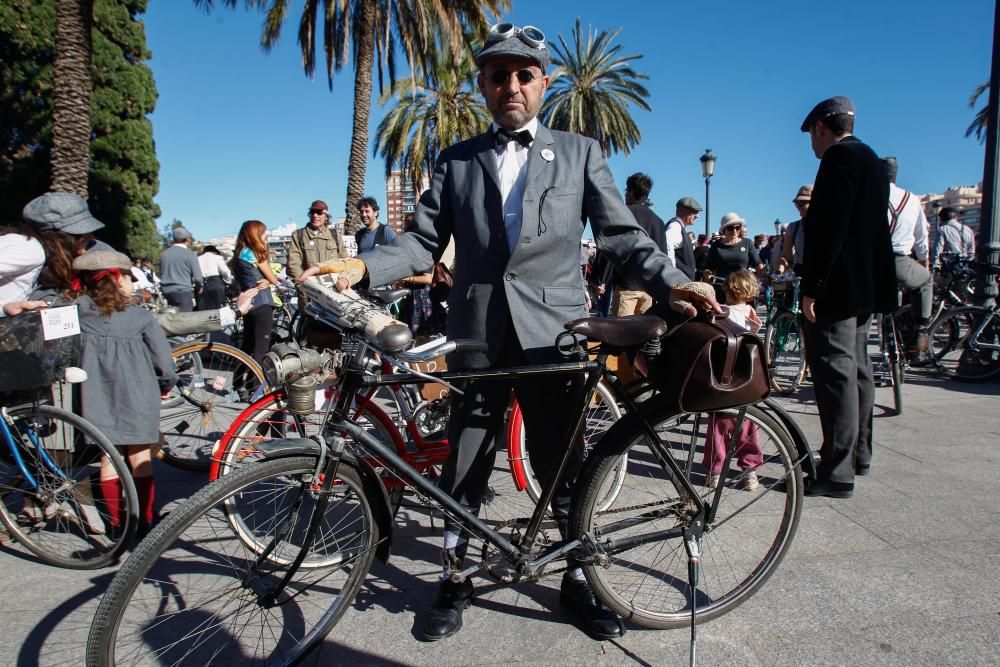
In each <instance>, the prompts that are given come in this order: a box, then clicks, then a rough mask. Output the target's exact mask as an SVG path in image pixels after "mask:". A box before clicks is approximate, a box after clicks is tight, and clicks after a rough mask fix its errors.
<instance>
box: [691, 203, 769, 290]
mask: <svg viewBox="0 0 1000 667" xmlns="http://www.w3.org/2000/svg"><path fill="white" fill-rule="evenodd" d="M746 226H747V223H746V220H744V219H743V218H741V217H740V216H739V214H737V213H726V214H725V215H724V216H722V223H721V224H720V225H719V232H720V233H721V234H722V238H721V239H719V240H718V241H716V242H715V243H713V244H712V247H711V248H710V249H709V251H708V257H707V258H706V264H705V266H706V269H705V280H706V281H710V282H711V279H712V278H719V279H720V282H722V281H725V279H726V278H728V277H729V274H731V273H733V272H734V271H739V270H740V269H750V270H751V271H754V272H756V273H760V272H761V271H763V270H764V263H763V262H762V261H761V260H760V253H759V252H758V251H757V248H756V246H754V244H753V239H750V238H744V237H743V236H742V232H743V230H744V229H746ZM716 291H717V292H718V291H719V290H716ZM721 296H723V295H721V294H720V298H721ZM720 303H721V301H720Z"/></svg>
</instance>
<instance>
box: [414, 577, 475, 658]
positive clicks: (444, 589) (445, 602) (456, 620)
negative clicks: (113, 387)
mask: <svg viewBox="0 0 1000 667" xmlns="http://www.w3.org/2000/svg"><path fill="white" fill-rule="evenodd" d="M474 597H475V589H474V588H473V587H472V582H471V581H469V580H468V579H466V580H465V581H463V582H461V583H458V584H456V583H455V582H453V581H451V580H450V579H447V580H445V581H442V582H441V587H440V588H439V589H438V596H437V600H435V601H434V606H433V607H432V608H431V612H430V614H428V615H427V622H426V623H425V624H424V639H426V640H427V641H429V642H436V641H437V640H439V639H444V638H446V637H451V636H452V635H453V634H455V633H456V632H458V631H459V630H461V629H462V612H463V611H465V608H466V607H468V606H469V605H470V604H471V603H472V599H473V598H474Z"/></svg>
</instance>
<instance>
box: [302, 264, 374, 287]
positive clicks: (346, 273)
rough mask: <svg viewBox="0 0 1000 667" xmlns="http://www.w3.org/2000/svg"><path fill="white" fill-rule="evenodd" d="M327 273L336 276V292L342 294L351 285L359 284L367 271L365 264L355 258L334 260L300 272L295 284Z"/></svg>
mask: <svg viewBox="0 0 1000 667" xmlns="http://www.w3.org/2000/svg"><path fill="white" fill-rule="evenodd" d="M327 273H336V274H338V276H339V279H338V280H337V291H338V292H343V291H344V290H346V289H347V288H349V287H350V286H351V285H356V284H357V283H359V282H360V281H361V279H362V278H364V277H365V274H367V273H368V269H367V268H366V267H365V263H364V262H363V261H361V260H360V259H358V258H356V257H351V258H348V259H334V260H331V261H329V262H327V263H326V264H320V265H319V266H311V267H309V268H308V269H306V270H305V271H303V272H302V274H301V275H300V276H299V278H298V280H297V282H300V283H301V282H305V281H306V280H307V279H309V278H312V277H313V276H319V275H326V274H327Z"/></svg>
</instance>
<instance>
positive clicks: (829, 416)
mask: <svg viewBox="0 0 1000 667" xmlns="http://www.w3.org/2000/svg"><path fill="white" fill-rule="evenodd" d="M871 322H872V317H871V315H859V316H857V317H850V318H847V319H844V320H835V321H832V322H824V321H822V320H817V322H816V323H815V324H814V323H811V322H808V321H807V322H805V324H804V326H805V336H806V358H807V360H808V361H809V366H810V368H811V369H812V376H813V384H814V385H815V387H816V405H817V407H818V408H819V419H820V424H821V425H822V428H823V446H822V448H821V449H820V452H819V453H820V464H819V469H818V475H819V479H820V480H822V481H831V482H853V481H854V467H855V465H858V464H860V465H869V464H870V463H871V458H872V417H873V413H874V407H875V385H874V382H873V380H872V362H871V357H869V356H868V334H869V331H870V330H871Z"/></svg>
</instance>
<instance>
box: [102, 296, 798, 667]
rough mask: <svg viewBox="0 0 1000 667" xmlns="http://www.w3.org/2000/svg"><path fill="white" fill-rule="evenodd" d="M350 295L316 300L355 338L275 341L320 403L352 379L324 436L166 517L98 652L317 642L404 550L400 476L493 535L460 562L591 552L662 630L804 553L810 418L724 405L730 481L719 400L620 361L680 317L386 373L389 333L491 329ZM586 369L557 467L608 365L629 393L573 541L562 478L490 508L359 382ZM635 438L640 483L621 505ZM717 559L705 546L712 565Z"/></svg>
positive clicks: (277, 451) (287, 369)
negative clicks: (717, 435)
mask: <svg viewBox="0 0 1000 667" xmlns="http://www.w3.org/2000/svg"><path fill="white" fill-rule="evenodd" d="M324 278H326V277H324ZM346 297H347V295H346V294H345V295H339V294H337V293H335V292H332V290H331V295H330V300H329V302H328V303H324V304H321V303H320V302H319V300H317V299H313V301H312V302H311V303H310V306H309V311H310V314H311V315H312V316H314V317H317V318H318V319H321V320H323V321H325V322H327V323H328V324H330V325H332V326H335V327H337V328H339V329H341V330H342V331H343V346H342V349H341V350H339V351H337V352H335V353H330V352H325V353H323V354H322V355H320V354H317V353H315V352H314V351H311V350H299V351H298V352H295V351H294V350H293V349H290V348H285V349H284V352H283V354H281V355H278V354H273V353H272V355H271V356H269V362H268V364H267V368H266V372H267V374H268V378H269V381H270V382H271V383H272V384H282V383H283V384H285V385H286V386H291V387H296V386H298V387H300V388H303V389H305V390H306V391H303V399H305V398H306V397H308V399H309V401H312V395H311V392H312V387H314V386H315V382H316V381H317V380H318V378H320V377H326V376H328V375H329V373H330V372H331V371H336V373H337V377H338V389H339V390H340V391H339V394H338V398H337V400H336V402H334V403H332V404H331V405H330V406H329V409H328V410H327V412H326V414H325V415H324V420H323V432H322V437H320V438H316V439H291V440H273V441H269V442H262V443H260V449H259V453H260V455H261V456H260V459H261V460H260V461H259V462H255V463H253V464H251V465H245V466H241V467H239V468H237V469H236V470H234V471H233V472H231V473H230V474H228V475H225V476H223V477H221V478H220V479H218V480H217V481H216V482H213V483H212V484H210V485H208V486H207V487H205V488H203V489H202V490H201V491H199V492H198V493H197V494H196V495H194V496H192V497H191V498H189V499H188V500H187V501H186V502H184V503H183V504H182V505H180V506H179V507H178V508H177V509H175V511H173V512H172V513H171V514H170V515H169V517H167V518H166V519H165V520H164V521H163V522H161V523H160V525H159V526H158V527H157V528H156V529H155V530H154V531H153V532H152V533H151V534H150V535H149V536H148V537H147V538H146V539H145V540H144V541H143V542H142V543H141V544H140V545H139V547H138V548H137V549H136V550H135V551H134V552H133V555H132V557H131V558H129V560H128V561H127V562H126V563H125V565H124V566H123V567H122V569H121V570H120V571H119V572H118V574H117V576H116V577H115V579H114V581H112V583H111V585H110V587H109V589H108V592H107V594H106V595H105V596H104V598H103V600H102V601H101V604H100V607H99V608H98V610H97V613H96V615H95V619H94V622H93V625H92V627H91V633H90V637H89V640H88V644H87V664H88V665H112V664H119V663H122V664H124V663H129V664H131V663H146V662H157V663H161V662H165V663H171V664H174V663H183V664H210V663H211V664H214V663H215V662H216V661H218V660H221V659H223V658H224V659H225V660H226V661H235V662H242V663H250V662H261V663H266V664H290V663H293V662H295V661H297V660H299V659H301V658H302V657H303V656H305V655H306V654H307V653H309V652H310V651H311V650H312V649H313V648H315V647H316V646H317V645H318V644H319V643H320V642H321V641H322V639H323V638H324V637H325V636H326V635H327V633H328V632H330V630H331V629H332V628H333V626H334V625H335V624H336V623H337V621H338V619H339V618H340V617H341V616H342V615H343V614H344V613H345V612H346V611H347V609H348V608H350V607H351V605H352V602H353V600H354V597H355V595H356V593H357V592H358V589H359V588H360V586H361V585H362V583H363V581H364V580H365V577H366V576H367V573H368V570H369V568H370V567H371V564H372V562H373V560H374V558H376V557H379V558H381V559H383V560H384V559H386V558H387V557H388V555H389V550H390V546H391V543H392V527H393V526H392V519H391V513H390V509H389V502H388V498H387V494H386V491H385V488H384V486H383V484H382V483H381V481H380V479H382V478H384V477H385V476H387V475H394V476H397V477H398V478H400V479H402V480H404V481H405V482H406V484H407V485H409V486H410V487H412V488H414V489H415V490H416V492H418V493H419V494H420V496H421V497H422V499H423V500H424V501H425V503H426V504H427V505H429V506H430V507H432V508H434V509H435V510H437V511H439V512H442V513H444V514H447V515H448V516H450V517H452V518H453V519H455V520H456V521H457V522H459V523H461V524H462V525H463V526H464V527H465V528H464V529H465V530H466V531H467V532H468V534H469V537H470V538H471V539H473V540H475V542H474V543H473V548H472V549H470V553H478V555H479V562H477V563H475V564H473V565H472V566H470V567H469V568H467V569H465V570H461V571H454V572H452V573H451V576H452V577H453V578H454V579H456V580H461V579H463V578H464V577H468V576H471V575H473V574H475V573H484V574H486V575H488V576H491V577H493V578H494V579H496V580H497V581H499V582H503V583H509V584H516V583H524V582H532V581H536V580H538V579H540V578H542V577H544V576H549V575H554V574H557V573H559V572H561V571H563V570H564V569H565V567H564V565H565V563H564V561H565V560H566V559H567V558H572V559H573V560H574V561H575V562H578V563H581V564H582V566H583V569H584V573H585V576H586V577H587V579H588V581H589V582H590V584H591V586H592V587H593V589H594V591H595V593H596V594H597V595H598V596H599V597H600V598H601V600H603V601H604V602H605V603H607V604H608V605H609V606H610V607H611V608H613V609H615V610H616V611H617V612H618V613H619V614H621V615H622V616H623V617H624V618H626V619H628V620H629V621H631V622H633V623H636V624H638V625H642V626H646V627H651V628H674V627H680V626H683V625H686V624H687V623H693V622H694V621H699V622H701V621H708V620H711V619H713V618H716V617H718V616H720V615H722V614H724V613H726V612H728V611H730V610H732V609H733V608H735V607H736V606H738V605H739V604H741V603H742V602H744V601H746V600H747V599H748V598H750V597H751V596H752V595H753V594H754V593H755V592H756V591H757V590H758V589H759V588H760V586H761V585H762V584H763V583H764V582H765V581H766V580H767V579H768V577H769V576H770V575H771V574H772V573H773V572H774V570H775V568H776V567H777V565H778V564H779V562H780V561H781V559H782V558H783V557H784V555H785V554H786V553H787V552H788V549H789V547H790V545H791V542H792V539H793V537H794V535H795V532H796V527H797V525H798V521H799V515H800V511H801V505H802V491H803V483H802V470H801V467H802V466H803V465H806V466H811V455H810V452H809V448H808V445H807V444H806V442H805V439H804V437H803V436H802V433H801V431H799V429H798V428H797V427H796V426H795V424H794V422H792V421H791V419H790V417H788V415H787V414H786V413H784V412H783V411H782V410H781V409H780V408H778V407H777V406H775V405H774V404H772V403H770V402H769V401H767V402H765V403H763V404H759V405H753V406H744V407H740V408H734V409H731V410H723V411H720V412H718V413H716V414H715V417H714V418H713V421H714V423H715V424H719V423H720V420H730V421H729V422H728V423H729V424H730V426H731V430H729V431H727V433H729V434H730V435H729V437H728V438H727V440H726V441H725V443H726V447H727V448H726V455H725V459H724V461H723V465H722V470H721V474H720V477H719V481H718V483H717V484H716V485H715V487H714V488H708V486H707V485H706V482H707V481H708V479H707V478H708V477H709V471H707V470H706V469H705V468H703V467H702V465H701V460H700V458H699V456H698V454H699V453H700V452H702V451H703V448H704V446H705V443H706V438H707V437H708V425H707V421H708V420H707V419H706V415H702V414H689V413H679V412H678V411H677V410H676V409H675V408H674V407H672V406H671V405H670V404H668V403H667V402H666V401H665V398H664V397H663V395H660V396H658V397H657V396H654V397H653V398H651V399H650V400H648V401H645V402H643V403H641V404H637V403H636V402H635V401H634V400H633V399H632V398H631V397H630V396H629V394H628V392H626V391H625V390H624V389H623V388H622V387H621V384H620V383H619V382H618V381H617V379H616V378H615V377H614V375H613V374H611V373H609V372H608V371H607V369H606V365H605V363H606V360H607V358H608V357H609V356H612V355H616V354H618V353H619V352H621V351H623V350H624V349H627V348H630V347H637V346H638V345H639V343H640V342H642V341H644V340H648V339H652V338H655V337H657V336H660V335H662V334H663V333H664V331H665V330H666V326H665V325H664V324H663V322H662V320H659V319H658V318H652V317H650V318H635V319H632V318H630V319H626V320H618V319H615V318H601V319H598V320H592V319H585V320H578V321H575V322H571V323H569V324H568V325H567V328H568V330H569V331H570V332H575V333H576V334H580V333H584V332H587V333H589V336H588V337H589V339H590V340H591V341H592V342H595V343H598V344H599V348H598V355H597V360H596V361H588V360H587V356H586V355H587V350H586V349H585V348H584V347H583V346H582V345H579V344H578V343H576V342H575V341H576V340H578V339H579V336H574V335H573V334H572V333H567V334H564V336H565V337H567V338H568V339H572V340H571V341H570V343H569V344H568V345H567V346H566V355H567V360H566V361H565V362H561V363H555V364H547V365H542V366H531V367H521V368H509V369H495V370H485V371H468V372H463V371H448V372H443V373H435V374H433V375H430V374H422V373H414V372H413V371H411V370H409V369H407V368H400V369H399V372H398V373H389V374H380V373H379V372H378V369H379V366H380V365H379V364H378V363H374V358H375V356H376V355H377V354H378V353H379V352H380V351H386V352H389V353H390V354H389V355H388V356H392V357H394V358H396V359H399V360H400V361H401V362H410V363H413V362H420V361H422V360H424V359H427V358H432V357H437V356H439V355H440V354H442V353H445V352H448V351H450V350H455V349H462V348H465V349H481V347H482V344H481V343H478V342H473V343H469V342H465V343H462V342H457V341H447V342H445V343H443V344H437V345H435V344H431V345H429V346H424V347H423V348H422V349H418V350H416V351H403V350H404V349H405V348H406V346H407V345H408V344H409V338H410V337H409V330H408V329H406V328H405V325H398V326H397V325H391V324H390V325H389V326H383V325H382V324H381V322H384V320H385V319H386V318H385V315H384V313H383V312H382V311H381V309H380V308H379V307H378V306H375V305H374V304H370V303H366V302H363V301H361V300H353V301H352V300H345V299H346ZM380 318H381V319H380ZM625 341H628V342H629V344H628V345H626V344H623V343H624V342H625ZM591 351H593V350H591ZM569 373H574V374H580V375H582V376H583V377H584V378H585V392H584V393H585V396H584V400H582V401H581V404H580V406H579V409H578V411H577V413H576V415H577V418H576V420H575V428H574V429H573V430H572V432H571V433H568V434H567V438H566V441H565V443H564V444H563V446H562V450H563V456H562V460H561V465H560V468H559V471H558V472H557V474H555V475H553V479H557V478H558V477H559V476H560V474H561V471H562V470H565V467H566V466H567V464H568V461H569V459H570V453H571V449H572V447H573V443H575V442H577V440H578V438H579V435H580V432H581V429H582V428H583V425H584V416H585V412H586V408H587V406H588V405H589V404H590V400H591V397H592V394H593V391H594V389H595V387H596V386H597V383H598V381H599V380H601V379H602V378H603V379H604V380H605V381H606V382H607V383H608V384H609V386H611V387H612V390H613V391H614V393H615V396H616V398H617V399H618V400H619V401H621V402H623V404H624V405H625V406H626V410H625V416H624V417H623V418H622V419H621V420H620V421H619V422H618V423H616V424H615V425H614V426H613V427H612V428H611V429H610V430H609V431H608V432H607V434H606V435H605V436H604V437H603V438H602V439H601V440H600V442H599V443H598V444H597V446H596V448H595V450H594V452H593V453H592V454H591V456H590V457H589V458H588V459H587V463H586V466H585V468H584V470H583V472H582V473H581V475H580V477H579V478H578V483H577V485H576V491H575V497H574V499H573V508H572V511H571V516H570V521H569V530H568V533H569V534H568V536H567V537H566V538H565V539H562V538H560V536H559V534H558V532H557V531H556V530H555V529H554V525H552V523H551V522H550V521H548V520H547V519H546V509H547V508H548V506H549V504H550V502H551V500H552V497H553V495H554V493H555V484H554V483H553V484H550V485H549V486H548V487H547V488H545V489H543V492H542V494H541V497H540V498H539V499H538V501H537V504H536V505H535V506H534V509H533V511H532V512H531V513H530V516H521V517H513V518H510V519H508V520H504V521H498V520H494V519H493V518H492V517H483V518H480V517H477V516H474V515H472V514H470V513H469V512H468V511H467V510H466V509H464V508H463V507H462V506H460V505H459V504H458V503H457V502H455V501H454V500H452V499H451V498H450V497H448V496H447V495H446V494H445V493H443V492H442V491H441V490H439V489H438V488H437V486H436V485H435V484H434V483H433V482H432V481H431V480H429V479H427V478H426V477H424V476H422V475H421V474H420V473H418V472H417V471H416V470H414V469H413V468H411V467H410V466H408V465H407V464H406V463H405V462H404V461H403V460H402V459H401V458H400V456H399V455H398V454H397V452H396V451H395V450H394V448H393V446H392V445H391V444H390V443H386V442H383V441H382V440H380V439H379V438H378V437H376V436H375V435H373V434H372V433H371V432H370V431H369V430H368V429H366V428H364V426H363V425H362V424H358V423H355V422H354V421H353V420H352V418H351V415H352V414H353V413H352V406H353V405H354V397H355V396H357V395H358V394H359V392H361V391H363V390H364V389H365V388H368V387H371V386H377V385H387V384H409V383H418V382H424V381H427V380H428V379H429V378H430V379H433V380H435V381H437V382H441V383H445V384H449V385H451V383H453V382H454V381H456V380H467V379H489V378H493V379H498V380H500V379H510V378H514V377H524V376H525V375H527V374H531V375H540V374H546V375H547V374H569ZM454 390H455V389H454V388H453V391H454ZM294 400H295V399H294V397H290V399H289V403H290V405H292V404H294ZM747 441H752V442H753V444H754V446H755V448H756V450H757V451H756V452H755V453H756V455H757V457H758V458H756V459H755V464H754V465H753V466H752V467H748V468H747V469H743V468H742V467H738V466H737V465H736V462H737V460H740V461H744V460H745V457H744V456H743V454H745V452H742V451H740V450H739V448H741V447H743V446H744V443H745V442H747ZM626 455H627V457H628V462H627V475H626V478H625V481H624V483H622V485H621V489H620V491H619V492H618V494H617V496H616V497H615V499H614V501H613V502H612V503H611V504H610V505H607V506H606V504H605V501H606V500H607V498H608V494H607V489H608V488H609V487H610V486H611V485H617V484H619V483H620V478H619V475H618V469H619V466H620V465H621V462H622V458H623V457H624V456H626ZM751 473H752V474H753V476H754V479H755V481H756V483H755V484H750V483H749V477H750V474H751ZM713 477H714V475H713ZM521 495H522V496H523V495H524V494H521ZM476 545H479V547H480V548H479V549H476V548H475V546H476ZM699 559H700V562H701V563H704V564H705V566H704V567H703V568H702V570H703V571H702V572H701V576H700V582H699V581H698V568H697V565H695V564H696V563H697V562H698V561H699Z"/></svg>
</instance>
